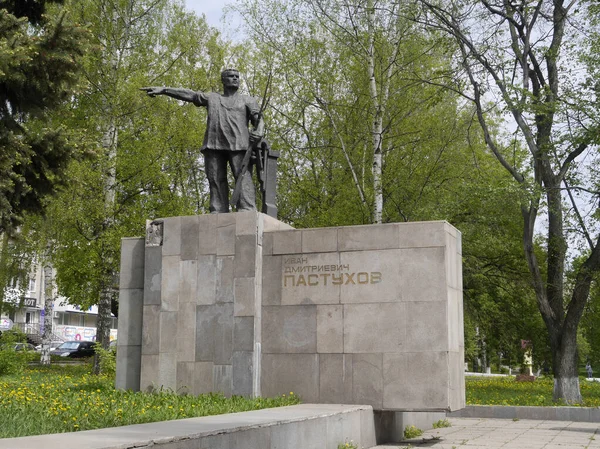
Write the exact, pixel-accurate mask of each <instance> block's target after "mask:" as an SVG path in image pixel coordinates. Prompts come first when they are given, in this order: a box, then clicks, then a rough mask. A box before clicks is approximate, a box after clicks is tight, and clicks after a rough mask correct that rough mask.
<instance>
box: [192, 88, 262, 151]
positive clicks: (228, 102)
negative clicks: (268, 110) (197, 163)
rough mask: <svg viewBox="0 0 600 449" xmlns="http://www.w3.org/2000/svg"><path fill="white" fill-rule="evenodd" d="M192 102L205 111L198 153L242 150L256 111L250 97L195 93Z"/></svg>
mask: <svg viewBox="0 0 600 449" xmlns="http://www.w3.org/2000/svg"><path fill="white" fill-rule="evenodd" d="M193 103H194V104H195V105H196V106H204V107H206V109H207V111H208V119H207V123H206V133H205V134H204V142H203V143H202V150H223V151H246V149H247V148H248V144H249V138H250V132H249V130H248V123H249V122H250V117H251V116H252V115H254V114H257V113H259V112H260V109H259V107H258V102H257V101H256V99H255V98H254V97H251V96H249V95H242V94H239V93H237V92H236V93H235V94H233V95H231V96H224V95H223V94H220V93H217V92H209V93H205V92H196V95H195V96H194V99H193Z"/></svg>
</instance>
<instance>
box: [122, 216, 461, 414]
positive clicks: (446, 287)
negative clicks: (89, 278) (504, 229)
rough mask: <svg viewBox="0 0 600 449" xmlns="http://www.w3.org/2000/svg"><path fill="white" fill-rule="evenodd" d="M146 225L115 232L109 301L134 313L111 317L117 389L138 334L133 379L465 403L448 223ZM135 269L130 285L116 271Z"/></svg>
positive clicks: (444, 405)
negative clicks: (144, 231) (140, 233)
mask: <svg viewBox="0 0 600 449" xmlns="http://www.w3.org/2000/svg"><path fill="white" fill-rule="evenodd" d="M149 229H150V231H151V232H150V233H149V235H148V236H147V238H146V241H145V245H144V244H143V241H141V242H142V243H140V240H139V239H138V240H131V239H126V240H124V242H123V254H122V258H123V260H124V261H122V273H121V308H122V310H129V312H128V313H127V316H128V317H132V316H136V317H138V316H139V317H141V323H137V322H134V321H129V322H128V323H125V324H122V322H123V316H122V315H120V317H119V325H120V327H119V338H118V345H119V350H118V353H117V359H118V361H117V363H118V371H119V369H121V370H123V369H124V368H123V367H129V368H128V371H127V372H128V373H129V374H122V373H119V372H118V375H117V387H120V388H128V386H127V385H135V383H134V382H130V381H127V382H129V383H126V382H125V380H126V379H130V378H132V377H135V374H133V373H135V369H133V368H132V367H130V365H134V364H135V363H137V362H133V361H131V362H126V361H125V359H127V360H129V359H130V358H131V357H130V355H129V354H133V353H135V350H134V349H132V348H131V347H130V346H132V343H137V341H138V340H139V341H140V342H141V343H140V345H139V350H140V352H141V368H139V369H138V372H139V373H140V374H139V379H140V380H139V388H141V389H142V390H146V389H149V388H160V387H163V388H170V389H173V390H176V391H179V392H189V393H192V394H199V393H206V392H210V391H221V392H223V393H225V394H226V395H230V394H238V395H254V396H257V395H262V396H274V395H281V394H289V393H290V392H294V393H295V394H299V395H300V396H301V397H302V399H303V401H304V402H318V403H344V404H368V405H372V406H373V407H374V408H376V409H380V410H404V411H439V410H456V409H459V408H462V407H464V403H465V399H464V374H463V369H462V367H463V358H464V356H463V352H464V351H463V346H464V344H463V340H464V338H463V317H462V273H461V246H460V233H459V232H458V231H457V230H456V229H455V228H453V227H452V226H450V225H449V224H448V223H446V222H426V223H402V224H400V223H394V224H385V225H369V226H351V227H338V228H322V229H306V230H295V229H292V228H291V227H289V226H288V225H286V224H284V223H281V222H279V221H277V220H275V219H273V218H271V217H268V216H266V215H264V214H261V213H256V212H242V213H231V214H216V215H204V216H194V217H173V218H166V219H164V220H158V221H155V222H153V224H152V225H151V226H149ZM133 242H136V243H133ZM134 247H135V250H134V249H132V248H134ZM140 248H141V249H142V250H143V251H141V250H140ZM129 267H131V268H129ZM139 267H142V270H143V276H142V278H143V288H142V289H141V290H140V287H139V285H140V281H139V279H137V281H136V282H135V283H131V282H130V283H129V284H128V283H127V282H126V281H127V279H128V276H129V277H131V276H130V275H128V274H127V273H123V270H125V271H126V270H128V269H131V270H133V271H135V273H137V274H136V276H138V278H139V276H140V274H139V271H140V268H139ZM133 290H135V292H137V293H133ZM140 292H141V293H140ZM136 295H137V296H136ZM139 296H142V297H143V303H142V302H141V301H138V303H136V302H135V299H134V300H133V302H131V303H130V305H127V304H126V303H128V301H129V298H132V297H139ZM136 307H137V308H138V309H140V311H138V312H135V313H134V312H133V310H134V309H136ZM123 308H124V309H123ZM121 313H123V312H121ZM136 313H137V315H136ZM136 319H137V318H136ZM122 329H123V330H122ZM127 329H129V330H127ZM138 329H141V331H140V330H138ZM121 332H125V334H126V335H129V334H132V333H135V332H137V333H138V334H139V338H138V337H135V338H134V337H128V339H126V340H125V342H123V341H122V338H121ZM136 338H137V339H136ZM122 347H124V348H127V349H125V350H124V351H122V352H121V348H122ZM131 360H133V358H131ZM131 388H133V387H131ZM134 389H135V388H134Z"/></svg>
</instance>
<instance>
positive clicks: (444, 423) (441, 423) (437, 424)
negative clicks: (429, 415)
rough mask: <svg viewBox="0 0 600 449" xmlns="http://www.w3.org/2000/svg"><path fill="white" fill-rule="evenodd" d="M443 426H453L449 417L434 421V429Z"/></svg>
mask: <svg viewBox="0 0 600 449" xmlns="http://www.w3.org/2000/svg"><path fill="white" fill-rule="evenodd" d="M443 427H452V424H450V421H448V420H447V419H440V420H439V421H436V422H434V423H433V428H434V429H441V428H443Z"/></svg>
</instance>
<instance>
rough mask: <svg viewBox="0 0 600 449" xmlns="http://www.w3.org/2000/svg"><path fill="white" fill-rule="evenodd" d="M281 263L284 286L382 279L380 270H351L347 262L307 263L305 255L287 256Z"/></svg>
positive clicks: (353, 282)
mask: <svg viewBox="0 0 600 449" xmlns="http://www.w3.org/2000/svg"><path fill="white" fill-rule="evenodd" d="M283 264H284V266H283V286H284V287H316V286H329V285H368V284H378V283H380V282H381V281H382V279H383V277H382V274H381V272H380V271H366V270H365V271H353V270H351V268H350V265H349V264H321V265H312V264H310V265H309V262H308V257H305V256H298V257H287V258H285V259H283Z"/></svg>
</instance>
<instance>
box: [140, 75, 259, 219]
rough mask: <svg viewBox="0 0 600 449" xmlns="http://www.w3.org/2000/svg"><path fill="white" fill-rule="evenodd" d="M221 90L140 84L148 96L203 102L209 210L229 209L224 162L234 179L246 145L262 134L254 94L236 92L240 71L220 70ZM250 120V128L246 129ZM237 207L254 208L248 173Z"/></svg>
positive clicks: (240, 169)
mask: <svg viewBox="0 0 600 449" xmlns="http://www.w3.org/2000/svg"><path fill="white" fill-rule="evenodd" d="M221 81H222V82H223V94H220V93H217V92H208V93H206V92H196V91H193V90H190V89H179V88H173V87H143V88H141V90H143V91H145V92H147V93H148V95H150V96H151V97H155V96H156V95H167V96H169V97H172V98H176V99H177V100H183V101H188V102H190V103H194V104H195V105H196V106H204V107H205V108H206V109H207V111H208V118H207V124H206V133H205V134H204V142H203V144H202V148H201V151H202V154H204V167H205V170H206V177H207V178H208V184H209V188H210V212H211V213H221V212H229V186H228V184H227V163H228V162H229V166H230V167H231V171H232V172H233V175H234V178H235V182H236V183H237V182H238V179H239V177H240V174H242V173H241V172H242V163H243V161H244V155H245V154H246V152H247V151H248V148H251V147H252V146H254V145H256V144H258V143H259V142H260V141H261V140H262V136H263V123H262V117H261V113H260V108H259V106H258V103H257V101H256V99H255V98H253V97H251V96H249V95H242V94H240V93H238V89H239V87H240V74H239V72H238V71H237V70H234V69H227V70H224V71H223V72H222V73H221ZM249 123H250V124H252V127H253V129H252V130H250V129H249V126H248V125H249ZM240 182H241V186H240V187H241V189H240V195H239V200H238V201H237V204H234V206H236V208H237V210H238V211H244V210H254V209H256V193H255V188H254V184H253V182H252V177H251V176H242V179H241V181H240Z"/></svg>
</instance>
